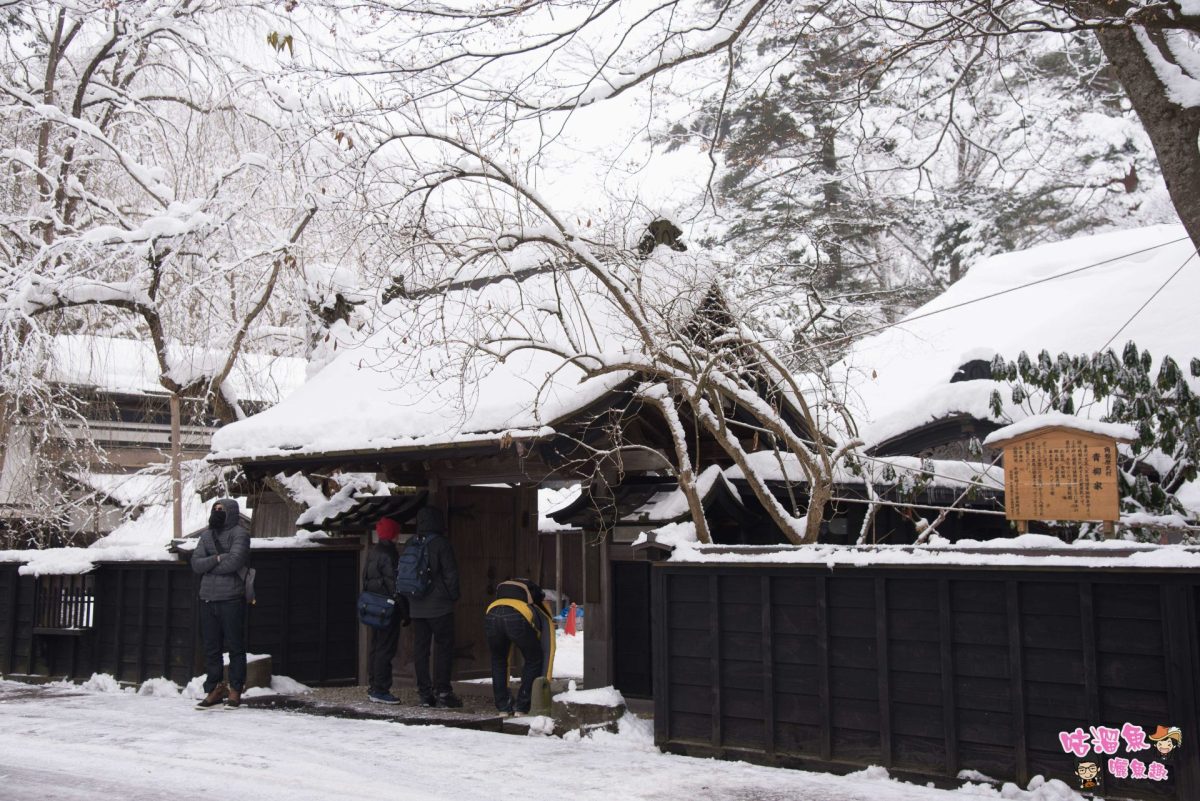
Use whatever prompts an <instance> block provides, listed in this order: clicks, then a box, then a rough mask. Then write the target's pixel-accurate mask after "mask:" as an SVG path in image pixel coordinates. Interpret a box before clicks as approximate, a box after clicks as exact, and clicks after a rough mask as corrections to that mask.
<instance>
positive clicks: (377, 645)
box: [367, 615, 400, 695]
mask: <svg viewBox="0 0 1200 801" xmlns="http://www.w3.org/2000/svg"><path fill="white" fill-rule="evenodd" d="M399 642H400V617H399V616H398V615H393V616H392V623H391V625H390V626H388V627H387V628H386V629H371V656H370V660H369V661H368V662H367V675H368V677H369V689H370V691H371V692H373V693H375V694H376V695H383V694H384V693H386V692H388V691H389V690H391V689H392V657H393V656H395V655H396V645H397V644H398V643H399Z"/></svg>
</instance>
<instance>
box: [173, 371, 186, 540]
mask: <svg viewBox="0 0 1200 801" xmlns="http://www.w3.org/2000/svg"><path fill="white" fill-rule="evenodd" d="M180 416H181V413H180V409H179V393H178V392H172V393H171V536H172V537H173V538H175V539H177V540H180V539H183V475H182V472H181V467H180V460H181V458H182V452H183V443H182V442H181V440H180V433H179V422H180V421H179V418H180Z"/></svg>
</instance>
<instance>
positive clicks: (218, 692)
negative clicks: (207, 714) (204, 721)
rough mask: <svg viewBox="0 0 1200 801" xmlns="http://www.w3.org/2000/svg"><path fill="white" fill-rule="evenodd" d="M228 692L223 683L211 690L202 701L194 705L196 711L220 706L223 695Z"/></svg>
mask: <svg viewBox="0 0 1200 801" xmlns="http://www.w3.org/2000/svg"><path fill="white" fill-rule="evenodd" d="M228 692H229V689H228V688H227V687H226V686H225V683H224V682H222V683H220V684H218V685H217V686H216V687H213V688H212V692H210V693H209V694H208V695H206V696H204V700H203V701H201V702H200V703H198V704H196V709H213V708H215V707H218V706H220V705H221V701H222V699H224V698H225V695H226V693H228Z"/></svg>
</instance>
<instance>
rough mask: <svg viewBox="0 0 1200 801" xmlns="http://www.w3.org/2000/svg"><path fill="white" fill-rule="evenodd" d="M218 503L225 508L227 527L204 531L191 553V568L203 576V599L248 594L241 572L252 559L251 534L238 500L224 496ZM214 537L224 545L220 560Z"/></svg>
mask: <svg viewBox="0 0 1200 801" xmlns="http://www.w3.org/2000/svg"><path fill="white" fill-rule="evenodd" d="M218 503H220V504H221V506H222V507H223V508H224V509H225V526H224V528H222V529H221V530H220V531H219V532H213V531H212V529H209V530H207V531H205V532H204V533H203V534H201V535H200V543H199V544H198V545H197V546H196V550H195V551H193V552H192V571H193V572H194V573H198V574H200V577H201V578H200V600H201V601H232V600H235V599H238V598H245V597H246V586H245V583H244V582H243V581H242V577H241V576H240V575H238V571H240V570H241V569H242V568H243V567H246V566H247V563H248V562H249V561H250V534H249V532H247V531H246V528H245V526H243V525H242V520H241V510H240V509H239V507H238V502H237V501H235V500H234V499H233V498H221V499H220V501H218ZM213 537H216V541H217V543H218V544H220V546H221V550H220V553H221V554H222V555H221V558H220V559H217V555H218V551H217V549H216V548H215V547H214V546H213Z"/></svg>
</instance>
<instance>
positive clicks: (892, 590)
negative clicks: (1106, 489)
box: [652, 563, 1200, 801]
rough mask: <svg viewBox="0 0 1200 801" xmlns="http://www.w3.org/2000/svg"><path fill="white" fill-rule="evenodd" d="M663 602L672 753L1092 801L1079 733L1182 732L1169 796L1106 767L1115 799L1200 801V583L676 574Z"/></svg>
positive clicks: (821, 572) (664, 726)
mask: <svg viewBox="0 0 1200 801" xmlns="http://www.w3.org/2000/svg"><path fill="white" fill-rule="evenodd" d="M652 585H653V590H652V592H653V604H654V614H653V617H654V640H653V654H654V657H653V658H654V688H655V695H654V701H655V717H654V722H655V731H656V740H657V742H658V743H659V745H660V746H661V747H663V748H666V749H668V750H671V751H674V752H678V753H686V754H693V755H698V756H717V757H723V758H731V759H745V760H751V761H757V762H763V763H768V764H779V765H788V766H796V767H814V768H820V769H827V770H834V771H848V770H856V769H859V768H861V767H863V766H866V765H871V764H876V765H883V766H885V767H887V768H889V769H890V770H891V771H893V773H894V774H896V775H901V776H909V777H912V778H918V779H922V780H925V779H941V780H952V779H955V777H957V775H958V774H959V772H960V771H962V770H975V771H979V772H981V773H983V774H986V775H988V776H991V777H994V778H996V779H1000V780H1005V781H1016V782H1018V783H1020V784H1021V785H1022V786H1025V785H1026V783H1027V782H1028V781H1029V779H1030V778H1031V777H1032V776H1034V775H1037V774H1041V775H1043V776H1045V777H1046V778H1058V779H1061V780H1063V781H1066V782H1068V783H1073V782H1074V780H1075V776H1074V775H1073V774H1074V770H1075V766H1076V757H1075V755H1074V754H1069V753H1065V752H1064V748H1063V746H1062V743H1061V741H1060V732H1075V731H1076V730H1077V729H1082V731H1083V733H1084V734H1086V735H1087V740H1088V741H1089V744H1090V741H1091V734H1090V733H1091V727H1092V726H1103V727H1108V728H1109V729H1114V728H1116V729H1119V728H1121V727H1122V726H1123V724H1125V723H1132V724H1135V725H1138V726H1141V727H1142V728H1143V729H1144V730H1145V731H1146V732H1147V733H1150V732H1153V731H1154V730H1155V728H1156V727H1157V726H1158V725H1166V726H1178V727H1180V728H1181V730H1182V732H1183V736H1184V747H1183V748H1182V749H1180V751H1179V752H1178V753H1177V754H1175V755H1174V756H1175V757H1176V758H1174V759H1172V760H1171V761H1170V762H1169V763H1168V765H1167V767H1168V778H1167V779H1166V780H1162V781H1155V780H1151V779H1141V780H1135V779H1133V778H1128V779H1124V780H1122V779H1118V778H1113V777H1112V776H1111V775H1108V771H1107V770H1105V768H1106V767H1107V759H1108V757H1107V756H1104V757H1102V759H1101V770H1102V771H1104V772H1105V774H1106V775H1105V781H1106V788H1105V791H1104V794H1106V795H1112V796H1114V797H1134V798H1172V799H1178V800H1179V801H1194V799H1197V798H1200V757H1198V752H1200V749H1198V748H1197V745H1198V742H1197V740H1198V738H1200V727H1198V725H1197V719H1198V715H1197V692H1196V687H1197V681H1198V679H1200V673H1198V672H1197V671H1198V670H1200V654H1198V650H1197V641H1198V639H1200V637H1198V636H1197V635H1198V631H1197V607H1198V603H1200V576H1197V575H1195V574H1194V573H1192V574H1189V573H1187V572H1184V571H1176V572H1169V571H1163V572H1154V571H1118V570H1107V569H1090V570H1076V571H1039V570H1027V569H1026V570H1000V569H971V568H953V569H951V568H939V569H929V568H899V567H898V568H890V567H889V568H842V567H838V568H835V569H833V570H830V569H828V568H826V567H824V566H814V565H806V566H799V565H798V566H787V565H762V566H744V565H716V564H709V563H698V564H692V565H688V564H672V563H661V564H656V565H655V566H654V569H653V570H652ZM1145 754H1155V752H1154V751H1153V750H1148V751H1145V752H1141V754H1140V755H1141V757H1142V759H1143V760H1144V762H1145V763H1150V762H1151V761H1152V759H1151V758H1150V757H1146V756H1145ZM1121 756H1122V757H1125V758H1130V757H1131V755H1130V754H1126V753H1124V749H1122V752H1121ZM1133 756H1137V755H1133Z"/></svg>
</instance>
